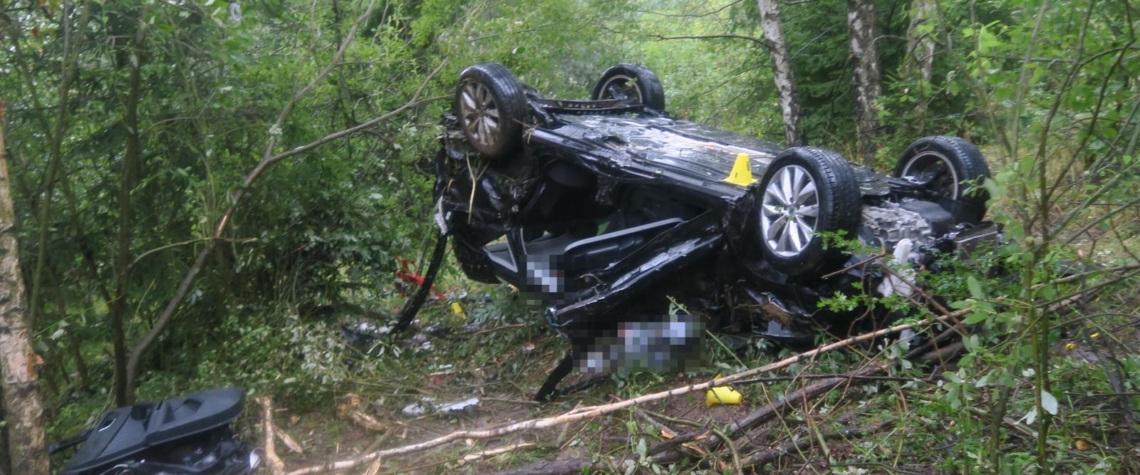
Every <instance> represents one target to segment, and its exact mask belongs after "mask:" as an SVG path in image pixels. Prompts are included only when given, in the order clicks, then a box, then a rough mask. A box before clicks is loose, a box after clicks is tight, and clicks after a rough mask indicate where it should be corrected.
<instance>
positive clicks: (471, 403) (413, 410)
mask: <svg viewBox="0 0 1140 475" xmlns="http://www.w3.org/2000/svg"><path fill="white" fill-rule="evenodd" d="M478 406H479V398H477V397H473V398H470V399H464V400H462V401H456V402H449V403H437V402H436V401H435V399H432V398H430V397H424V398H421V399H420V402H416V403H412V404H408V405H407V406H404V409H403V411H402V412H403V413H404V415H405V416H409V417H417V416H422V415H424V414H431V413H437V414H438V413H444V414H458V413H467V412H470V411H472V410H474V409H475V408H476V407H478Z"/></svg>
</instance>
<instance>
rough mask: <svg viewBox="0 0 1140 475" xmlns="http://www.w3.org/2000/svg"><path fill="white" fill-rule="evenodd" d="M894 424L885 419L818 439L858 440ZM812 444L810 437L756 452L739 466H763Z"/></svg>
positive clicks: (824, 435)
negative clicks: (777, 447)
mask: <svg viewBox="0 0 1140 475" xmlns="http://www.w3.org/2000/svg"><path fill="white" fill-rule="evenodd" d="M894 422H895V421H894V420H892V419H887V420H883V421H880V422H877V423H874V424H871V425H869V426H866V427H861V428H855V429H842V430H839V431H836V432H830V433H827V434H822V435H820V436H819V438H820V439H823V440H836V439H845V440H846V439H856V438H860V437H865V436H867V435H868V434H873V433H875V432H879V431H881V430H884V429H888V428H890V427H892V426H894ZM814 442H815V440H813V438H812V437H810V436H809V437H802V438H800V439H799V440H796V441H793V442H788V443H787V444H784V446H783V447H780V448H779V449H772V450H765V451H763V452H758V453H755V454H752V455H750V456H748V457H746V458H745V459H744V460H742V461H741V462H740V463H741V465H743V466H745V467H756V466H763V465H765V464H768V463H771V462H774V461H776V460H779V458H780V457H783V456H785V455H788V454H792V453H798V452H802V451H804V450H806V449H808V448H810V447H811V446H812V444H813V443H814Z"/></svg>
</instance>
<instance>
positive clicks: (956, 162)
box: [895, 136, 990, 223]
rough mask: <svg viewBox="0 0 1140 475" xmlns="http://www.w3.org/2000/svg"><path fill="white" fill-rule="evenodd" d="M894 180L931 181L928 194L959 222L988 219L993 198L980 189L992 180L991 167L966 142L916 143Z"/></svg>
mask: <svg viewBox="0 0 1140 475" xmlns="http://www.w3.org/2000/svg"><path fill="white" fill-rule="evenodd" d="M895 177H898V178H911V179H915V180H920V181H928V182H929V184H928V185H927V187H928V188H929V191H930V192H932V193H933V194H934V195H935V196H936V198H937V200H938V204H939V205H941V206H942V207H943V208H945V209H946V211H948V212H950V214H951V215H953V216H954V220H955V221H956V222H959V223H963V222H966V223H977V222H979V221H981V220H982V218H983V217H985V215H986V202H987V201H988V200H989V198H990V196H989V193H987V192H986V190H985V188H982V187H981V185H982V181H984V180H985V179H986V178H989V177H990V167H989V166H988V165H986V160H985V159H984V158H982V152H980V151H978V148H977V147H975V146H974V144H972V143H970V142H967V141H966V140H965V139H961V138H958V137H944V136H931V137H923V138H921V139H918V140H916V141H915V142H914V143H913V144H911V145H910V146H909V147H907V148H906V150H905V151H904V152H903V154H902V156H901V157H899V162H898V164H897V165H896V166H895ZM971 187H973V188H971Z"/></svg>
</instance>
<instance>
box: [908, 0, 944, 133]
mask: <svg viewBox="0 0 1140 475" xmlns="http://www.w3.org/2000/svg"><path fill="white" fill-rule="evenodd" d="M935 6H936V5H935V4H934V2H933V1H930V0H914V3H913V4H912V5H911V8H910V26H908V27H907V32H906V42H907V48H906V51H907V57H906V63H904V64H905V66H904V67H905V70H904V76H905V77H906V79H907V80H908V81H910V83H911V84H912V85H913V86H912V87H913V88H916V89H917V90H908V91H907V92H908V93H910V94H911V95H912V96H913V97H914V98H915V105H914V119H915V120H917V121H918V130H919V134H918V135H923V130H924V129H925V128H926V127H925V126H926V119H925V115H926V106H927V104H928V103H929V102H930V98H929V97H928V93H929V91H930V80H931V78H932V77H933V75H934V35H933V34H932V33H931V27H932V24H933V21H934V15H935V13H936V11H937V10H935Z"/></svg>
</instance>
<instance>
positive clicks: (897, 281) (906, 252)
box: [878, 238, 915, 297]
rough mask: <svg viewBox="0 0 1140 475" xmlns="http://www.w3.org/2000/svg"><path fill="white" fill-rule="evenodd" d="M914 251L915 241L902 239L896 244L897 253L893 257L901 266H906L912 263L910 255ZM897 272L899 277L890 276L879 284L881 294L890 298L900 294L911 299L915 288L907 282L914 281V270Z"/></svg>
mask: <svg viewBox="0 0 1140 475" xmlns="http://www.w3.org/2000/svg"><path fill="white" fill-rule="evenodd" d="M913 249H914V241H911V240H910V239H908V238H903V239H900V240H899V243H898V244H895V253H894V256H893V259H894V261H895V262H896V263H899V264H906V263H907V262H910V253H911V251H912V250H913ZM897 272H898V274H897V275H896V274H890V275H888V276H887V277H885V278H884V279H883V282H882V283H880V284H879V288H878V290H879V293H880V294H882V295H883V297H890V296H891V295H894V294H898V295H901V296H903V297H910V296H911V295H914V287H913V286H912V285H911V284H910V282H907V281H908V280H910V281H913V280H914V276H915V273H914V269H912V268H909V267H907V268H905V269H901V270H899V271H897Z"/></svg>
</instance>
